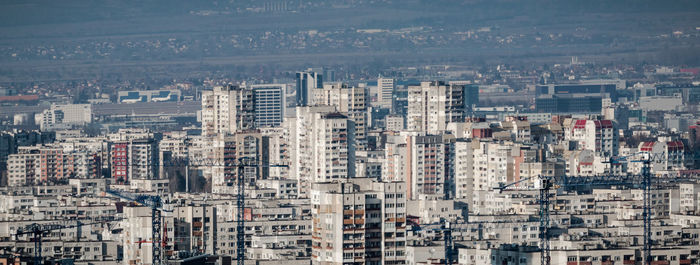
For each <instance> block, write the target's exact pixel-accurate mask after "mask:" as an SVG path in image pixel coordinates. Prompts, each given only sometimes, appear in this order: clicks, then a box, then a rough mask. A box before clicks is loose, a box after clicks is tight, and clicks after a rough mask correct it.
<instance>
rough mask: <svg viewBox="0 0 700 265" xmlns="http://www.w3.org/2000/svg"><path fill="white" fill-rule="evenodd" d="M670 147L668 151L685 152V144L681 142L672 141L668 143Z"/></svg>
mask: <svg viewBox="0 0 700 265" xmlns="http://www.w3.org/2000/svg"><path fill="white" fill-rule="evenodd" d="M666 145H667V146H668V151H669V152H670V151H683V142H681V141H672V142H668V143H666Z"/></svg>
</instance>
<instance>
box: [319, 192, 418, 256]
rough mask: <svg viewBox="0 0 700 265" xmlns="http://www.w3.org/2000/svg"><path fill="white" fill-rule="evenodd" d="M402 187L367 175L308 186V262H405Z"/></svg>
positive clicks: (404, 215) (403, 195) (404, 197)
mask: <svg viewBox="0 0 700 265" xmlns="http://www.w3.org/2000/svg"><path fill="white" fill-rule="evenodd" d="M405 189H406V187H405V184H404V183H403V182H374V181H373V180H370V179H354V180H351V181H346V182H332V183H316V184H314V185H313V189H312V195H311V204H312V218H313V219H312V228H313V232H312V254H311V263H312V264H347V263H353V264H405V263H406V196H405V192H404V190H405Z"/></svg>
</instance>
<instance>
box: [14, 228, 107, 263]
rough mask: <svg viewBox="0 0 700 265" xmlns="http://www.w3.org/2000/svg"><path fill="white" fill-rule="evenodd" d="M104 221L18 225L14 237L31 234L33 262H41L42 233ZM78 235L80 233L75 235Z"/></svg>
mask: <svg viewBox="0 0 700 265" xmlns="http://www.w3.org/2000/svg"><path fill="white" fill-rule="evenodd" d="M102 223H104V222H91V223H81V222H80V221H77V224H75V225H62V224H57V223H48V224H38V223H33V224H30V225H27V226H25V227H20V228H18V229H17V232H16V233H15V239H16V240H17V239H18V237H19V236H21V235H33V237H32V241H34V264H36V265H38V264H42V263H43V262H42V261H43V258H42V256H41V248H42V246H41V242H42V238H43V237H44V235H46V234H47V233H49V232H51V231H56V230H62V229H69V228H77V229H80V228H81V227H82V226H88V225H95V224H102ZM77 236H78V237H80V234H78V235H77Z"/></svg>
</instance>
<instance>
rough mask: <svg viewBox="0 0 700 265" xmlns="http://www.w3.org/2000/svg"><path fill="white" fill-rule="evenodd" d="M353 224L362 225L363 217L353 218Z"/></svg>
mask: <svg viewBox="0 0 700 265" xmlns="http://www.w3.org/2000/svg"><path fill="white" fill-rule="evenodd" d="M355 224H356V225H363V224H365V219H355Z"/></svg>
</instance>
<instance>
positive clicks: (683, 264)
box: [678, 259, 690, 265]
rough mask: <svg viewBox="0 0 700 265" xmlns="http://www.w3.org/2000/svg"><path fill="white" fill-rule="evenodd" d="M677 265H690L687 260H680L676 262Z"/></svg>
mask: <svg viewBox="0 0 700 265" xmlns="http://www.w3.org/2000/svg"><path fill="white" fill-rule="evenodd" d="M678 264H681V265H685V264H690V260H689V259H682V260H679V261H678Z"/></svg>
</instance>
